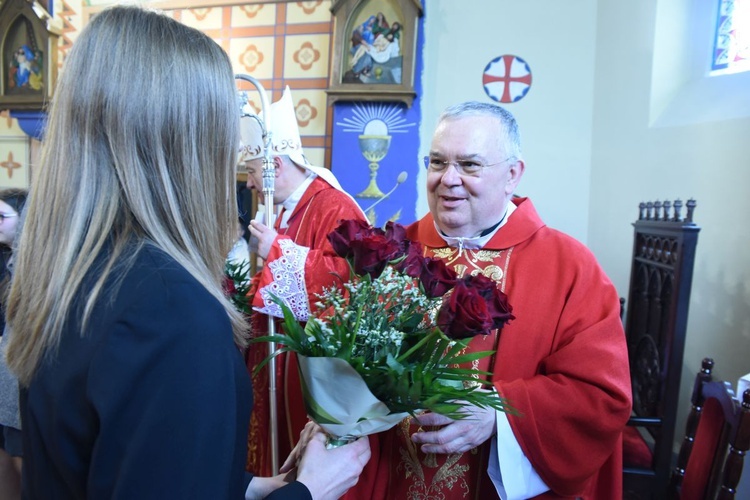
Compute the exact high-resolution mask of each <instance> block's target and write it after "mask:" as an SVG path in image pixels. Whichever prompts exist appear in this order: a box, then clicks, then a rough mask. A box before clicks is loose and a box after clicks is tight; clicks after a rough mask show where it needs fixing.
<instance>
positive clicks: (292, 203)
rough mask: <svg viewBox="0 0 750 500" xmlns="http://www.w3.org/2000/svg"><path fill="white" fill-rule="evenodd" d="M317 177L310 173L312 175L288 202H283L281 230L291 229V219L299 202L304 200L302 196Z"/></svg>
mask: <svg viewBox="0 0 750 500" xmlns="http://www.w3.org/2000/svg"><path fill="white" fill-rule="evenodd" d="M316 177H317V175H316V174H314V173H312V172H310V175H308V176H307V178H306V179H305V180H304V181H302V184H300V185H299V186H298V187H297V189H295V190H294V192H293V193H292V194H290V195H289V197H288V198H287V199H286V200H284V201H282V202H281V206H282V207H283V208H284V211H283V213H282V215H281V222H280V223H279V228H281V229H285V228H287V227H289V217H291V216H292V213H293V212H294V209H295V208H297V204H298V203H299V200H301V199H302V196H304V194H305V191H307V188H308V187H310V184H312V181H314V180H315V178H316Z"/></svg>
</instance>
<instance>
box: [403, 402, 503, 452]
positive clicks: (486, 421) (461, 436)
mask: <svg viewBox="0 0 750 500" xmlns="http://www.w3.org/2000/svg"><path fill="white" fill-rule="evenodd" d="M462 411H464V412H465V413H467V414H468V415H467V416H466V417H464V418H462V419H460V420H453V419H451V418H448V417H445V416H443V415H440V414H439V413H424V414H422V415H419V417H418V418H417V419H416V420H417V422H418V423H419V425H423V426H428V425H432V426H435V425H438V426H439V425H442V426H444V427H443V428H442V429H439V430H437V431H419V432H415V433H414V434H412V435H411V440H412V441H414V442H415V443H417V444H418V445H422V446H421V447H420V449H421V450H422V452H424V453H463V452H465V451H469V450H470V449H472V448H475V447H477V446H479V445H480V444H482V443H484V442H485V441H487V440H488V439H489V438H490V437H491V436H492V435H493V434H495V432H496V426H497V424H496V418H497V416H496V415H495V410H494V409H493V408H480V407H478V406H471V405H470V406H465V407H464V408H463V409H462Z"/></svg>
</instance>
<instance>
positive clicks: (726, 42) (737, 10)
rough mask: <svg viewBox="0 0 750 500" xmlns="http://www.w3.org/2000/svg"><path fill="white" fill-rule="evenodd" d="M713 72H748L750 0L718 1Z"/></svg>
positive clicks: (749, 68) (749, 63)
mask: <svg viewBox="0 0 750 500" xmlns="http://www.w3.org/2000/svg"><path fill="white" fill-rule="evenodd" d="M711 68H712V69H714V70H732V71H747V70H750V0H719V12H718V16H717V21H716V37H715V38H714V50H713V61H712V65H711Z"/></svg>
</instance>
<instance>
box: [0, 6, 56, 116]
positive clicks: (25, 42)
mask: <svg viewBox="0 0 750 500" xmlns="http://www.w3.org/2000/svg"><path fill="white" fill-rule="evenodd" d="M38 8H39V13H37V11H35V10H34V9H33V8H32V7H31V4H29V3H28V2H26V1H25V0H6V1H5V2H4V3H2V4H0V47H2V50H1V51H0V59H1V60H2V67H1V68H0V108H7V109H11V110H18V109H24V110H30V109H33V110H41V109H42V108H43V106H44V104H45V102H46V101H47V100H48V98H49V97H50V96H51V92H52V89H53V87H54V77H55V76H56V74H57V36H58V34H57V33H56V32H54V31H51V30H50V29H49V27H48V21H49V20H50V16H49V14H47V13H46V12H45V11H44V10H43V8H42V7H41V6H39V7H38Z"/></svg>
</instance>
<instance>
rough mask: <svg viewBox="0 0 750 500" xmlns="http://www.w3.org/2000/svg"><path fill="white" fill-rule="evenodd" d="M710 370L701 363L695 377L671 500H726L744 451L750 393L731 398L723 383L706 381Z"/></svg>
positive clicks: (749, 433) (749, 439)
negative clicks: (700, 367) (690, 406)
mask: <svg viewBox="0 0 750 500" xmlns="http://www.w3.org/2000/svg"><path fill="white" fill-rule="evenodd" d="M713 366H714V361H713V360H712V359H711V358H705V359H704V360H703V363H702V369H701V371H700V372H699V373H698V375H697V376H696V378H695V386H694V387H693V397H692V400H691V401H692V409H691V410H690V416H689V417H688V421H687V426H686V432H685V439H684V440H683V442H682V447H681V448H680V455H679V457H678V459H677V467H675V469H674V471H673V472H672V479H671V483H670V496H671V497H672V498H676V499H680V500H702V499H720V500H730V499H733V498H734V497H735V494H736V489H737V484H738V483H739V481H740V475H741V474H742V466H743V459H744V456H745V454H746V453H747V451H748V449H749V448H750V389H747V390H745V392H744V394H740V395H739V397H740V400H737V399H735V398H734V392H733V391H732V388H731V385H730V384H729V383H728V382H722V381H714V380H712V377H711V371H712V370H713Z"/></svg>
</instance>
